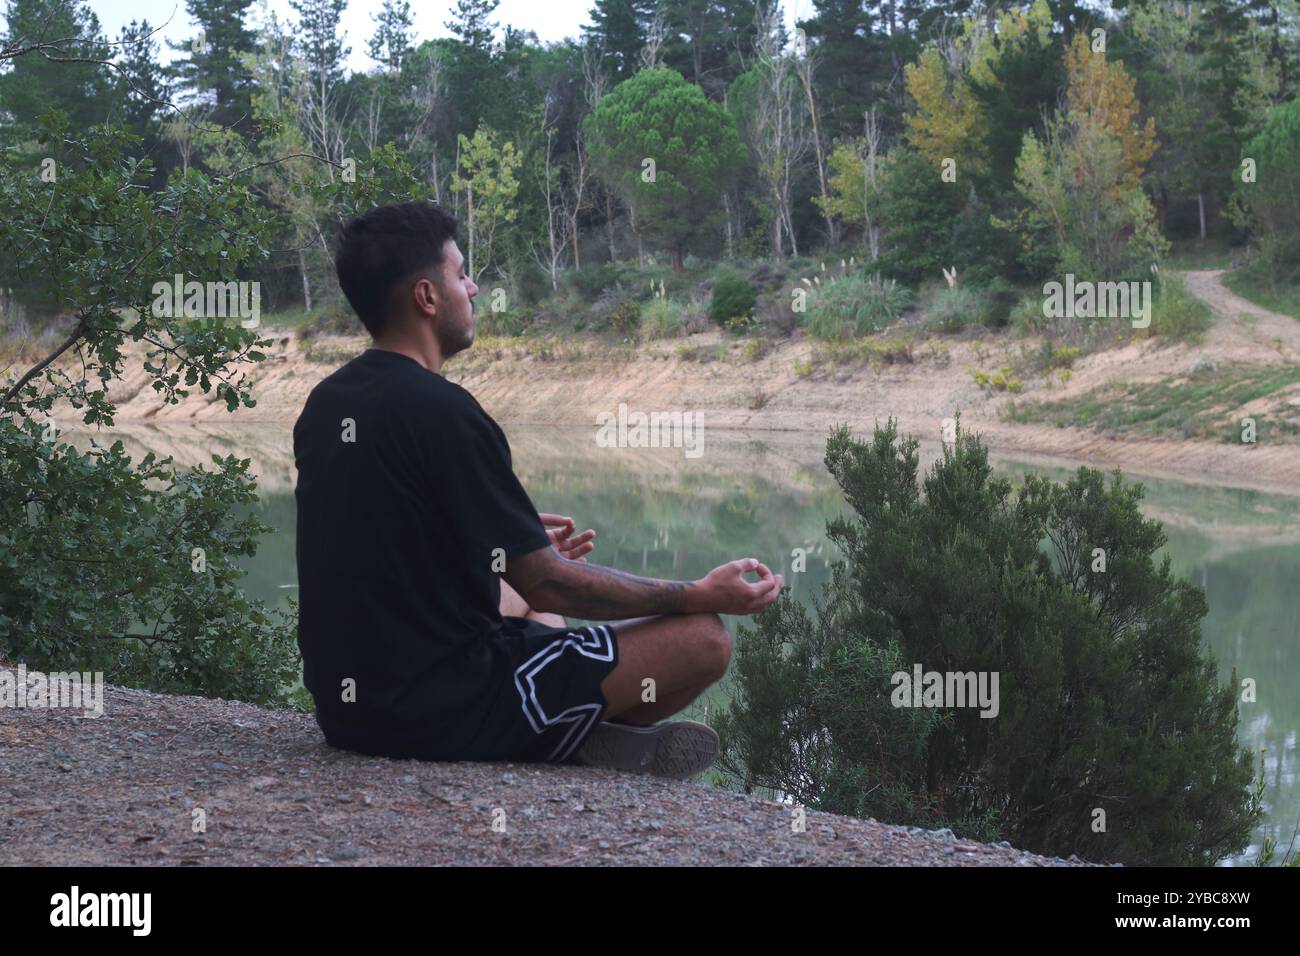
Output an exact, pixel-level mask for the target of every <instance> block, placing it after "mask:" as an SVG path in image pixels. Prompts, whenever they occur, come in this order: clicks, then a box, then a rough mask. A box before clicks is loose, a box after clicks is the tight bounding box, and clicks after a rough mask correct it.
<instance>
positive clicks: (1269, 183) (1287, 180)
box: [1237, 100, 1300, 278]
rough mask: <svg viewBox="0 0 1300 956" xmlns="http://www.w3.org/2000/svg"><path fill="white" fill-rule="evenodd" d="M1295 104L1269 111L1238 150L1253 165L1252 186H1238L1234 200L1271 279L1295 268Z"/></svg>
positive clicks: (1298, 194) (1298, 201)
mask: <svg viewBox="0 0 1300 956" xmlns="http://www.w3.org/2000/svg"><path fill="white" fill-rule="evenodd" d="M1297 155H1300V100H1292V101H1291V102H1290V103H1287V104H1286V105H1284V106H1279V107H1277V108H1276V109H1274V110H1273V111H1272V112H1271V113H1270V114H1269V117H1268V122H1267V123H1265V124H1264V128H1263V129H1262V130H1260V132H1259V133H1258V135H1256V136H1254V137H1253V138H1252V139H1251V140H1250V141H1249V142H1247V143H1246V144H1245V146H1243V147H1242V156H1243V157H1244V158H1247V159H1250V160H1253V161H1254V163H1255V176H1254V181H1253V182H1240V183H1239V184H1238V186H1237V197H1238V199H1239V201H1240V202H1241V204H1242V205H1243V206H1244V207H1245V209H1246V210H1247V212H1248V215H1249V223H1250V225H1251V226H1252V228H1253V229H1254V231H1255V233H1256V235H1258V236H1259V237H1260V239H1261V240H1262V243H1263V252H1264V258H1265V261H1267V262H1268V263H1269V264H1270V265H1271V266H1272V269H1271V270H1270V271H1271V272H1273V273H1274V276H1273V278H1277V277H1279V276H1281V275H1284V274H1288V273H1289V274H1294V273H1295V271H1296V266H1297V265H1300V241H1297V237H1300V166H1297V164H1296V156H1297Z"/></svg>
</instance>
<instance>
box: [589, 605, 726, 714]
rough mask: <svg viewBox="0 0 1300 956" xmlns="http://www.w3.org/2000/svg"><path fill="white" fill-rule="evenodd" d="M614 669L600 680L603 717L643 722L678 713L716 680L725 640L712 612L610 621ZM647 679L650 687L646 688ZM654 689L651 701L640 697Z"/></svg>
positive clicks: (721, 666)
mask: <svg viewBox="0 0 1300 956" xmlns="http://www.w3.org/2000/svg"><path fill="white" fill-rule="evenodd" d="M610 623H611V624H612V625H613V626H614V627H615V628H616V630H617V632H618V637H617V641H618V666H616V667H615V668H614V669H613V670H612V671H610V672H609V674H608V675H606V677H605V679H604V680H603V681H601V684H600V689H601V692H602V693H603V694H604V695H605V700H606V701H607V702H608V704H609V706H608V707H607V708H606V710H605V714H604V717H603V719H604V720H609V719H610V718H618V719H619V720H622V721H625V722H634V723H642V724H649V723H654V722H655V721H658V720H663V719H664V718H666V717H671V716H672V715H673V714H676V713H679V712H680V711H682V710H684V709H685V708H686V707H688V706H689V705H690V704H691V702H692V701H694V700H695V699H696V698H698V697H699V696H700V695H701V694H702V693H704V691H705V690H707V689H708V688H709V686H710V685H712V684H714V683H716V682H717V681H719V680H721V679H722V676H723V675H724V674H725V673H726V672H727V663H728V661H730V659H731V637H730V635H729V634H728V633H727V629H726V627H725V626H724V625H723V623H722V619H721V618H719V617H718V616H717V615H716V614H671V615H662V616H658V617H640V618H633V619H630V620H626V621H611V622H610ZM647 680H651V681H653V682H654V683H653V684H652V685H647V684H646V683H645V682H646V681H647ZM649 687H653V688H654V695H655V700H653V701H646V700H644V699H643V696H642V695H643V694H644V693H645V692H646V690H647V689H648V688H649Z"/></svg>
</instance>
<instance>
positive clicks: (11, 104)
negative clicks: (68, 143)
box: [0, 0, 113, 141]
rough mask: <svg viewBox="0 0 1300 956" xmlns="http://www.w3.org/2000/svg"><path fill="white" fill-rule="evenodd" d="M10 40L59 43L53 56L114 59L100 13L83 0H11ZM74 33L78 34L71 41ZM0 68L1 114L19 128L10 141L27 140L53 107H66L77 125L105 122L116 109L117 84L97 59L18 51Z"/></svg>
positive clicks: (25, 43)
mask: <svg viewBox="0 0 1300 956" xmlns="http://www.w3.org/2000/svg"><path fill="white" fill-rule="evenodd" d="M5 18H6V20H7V23H8V31H7V32H6V34H5V35H4V42H5V45H6V46H7V45H9V44H11V43H12V44H15V45H17V46H18V47H19V48H25V47H31V46H33V45H35V44H40V43H57V44H58V45H57V48H54V49H50V50H48V51H47V52H49V53H50V55H51V56H66V57H87V58H95V59H108V57H109V48H108V46H106V45H105V42H104V39H103V37H101V36H100V28H99V18H98V17H96V16H95V14H94V12H93V11H91V9H90V7H89V6H88V5H86V4H84V3H78V2H77V0H9V4H8V7H7V8H6V11H5ZM69 37H74V38H75V39H73V40H71V41H68V38H69ZM8 62H9V63H10V64H11V68H10V69H9V70H7V71H6V72H4V73H0V114H8V116H10V117H12V123H13V125H14V126H15V127H16V129H14V131H13V133H12V134H6V137H5V138H6V140H10V141H12V140H14V139H24V138H27V136H28V135H29V134H30V131H31V130H32V128H33V127H34V126H35V123H36V118H37V117H38V116H39V115H40V114H41V113H43V112H44V111H45V110H46V109H49V108H51V107H53V108H55V109H59V110H62V111H63V112H64V113H66V114H67V115H68V119H69V121H70V122H71V124H72V125H73V127H74V128H84V127H86V126H90V125H93V124H95V123H102V122H103V121H104V120H105V119H107V118H108V116H109V113H110V110H111V108H112V107H111V101H112V89H113V83H112V79H111V77H110V76H109V74H108V72H107V71H106V70H105V69H104V67H102V66H100V65H98V64H95V63H59V62H55V61H54V60H51V59H48V58H46V57H45V56H43V55H42V54H40V53H26V54H23V55H21V56H14V57H12V58H11V59H10V60H9V61H8Z"/></svg>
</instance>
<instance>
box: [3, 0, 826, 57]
mask: <svg viewBox="0 0 1300 956" xmlns="http://www.w3.org/2000/svg"><path fill="white" fill-rule="evenodd" d="M88 5H89V7H90V9H91V10H93V11H94V12H95V15H96V16H97V17H99V22H100V27H101V29H102V30H103V32H104V33H105V35H107V36H108V37H109V39H117V35H118V31H119V30H120V29H121V28H122V27H124V26H126V24H127V23H129V22H130V21H132V20H142V19H147V20H148V21H149V22H150V24H152V25H153V26H154V27H155V28H157V27H159V26H161V25H162V24H164V23H166V24H167V26H166V27H164V28H163V29H162V31H161V32H160V33H159V34H158V35H157V36H156V37H155V38H156V39H157V40H158V41H159V46H160V47H161V50H160V58H161V59H162V61H163V62H164V63H166V62H168V61H169V60H171V59H172V57H173V56H175V55H176V54H174V53H172V51H171V50H170V49H169V48H168V47H167V46H166V44H165V43H164V42H163V40H172V41H181V40H187V39H189V38H190V37H192V36H193V35H194V33H195V30H196V28H195V25H194V23H193V22H192V21H191V20H190V18H189V14H188V13H186V10H185V0H88ZM591 5H592V2H591V0H501V3H500V5H499V6H498V7H497V9H496V13H495V14H494V15H493V19H494V20H495V21H496V22H497V24H498V26H499V27H504V26H505V24H507V23H508V24H510V25H511V26H513V27H515V28H516V29H518V30H532V31H533V32H535V33H536V34H537V37H538V39H539V40H541V41H543V42H554V41H559V40H563V39H564V38H565V37H573V38H575V39H577V38H579V37H581V36H582V25H583V24H584V23H587V22H588V15H587V14H588V11H589V10H590V9H591ZM381 6H382V0H349V3H348V7H347V9H346V10H344V11H343V30H344V31H345V33H346V37H345V43H347V44H348V45H350V46H351V47H352V53H351V56H350V57H349V58H348V61H347V65H348V69H350V70H354V71H364V70H367V69H370V68H371V67H373V66H374V63H373V61H372V60H371V59H370V58H369V57H368V56H366V40H367V39H369V37H370V35H371V34H372V33H373V32H374V22H373V21H372V20H371V19H370V17H371V14H372V13H378V12H379V9H380V7H381ZM263 7H266V8H269V9H270V10H272V11H274V12H275V15H276V16H277V17H278V18H279V19H280V20H282V21H288V22H291V21H293V20H294V19H295V17H294V14H293V8H291V7H290V6H289V0H254V5H253V7H252V9H251V10H250V11H249V13H250V19H251V20H252V22H254V23H257V22H260V21H261V19H262V13H261V12H260V11H261V9H262V8H263ZM453 7H454V3H453V2H451V0H428V2H426V0H415V2H413V3H411V12H412V19H413V20H414V22H415V32H416V42H417V43H418V42H420V41H422V40H430V39H433V38H434V37H441V36H450V32H449V31H448V30H447V28H446V27H445V26H443V23H444V21H446V20H449V19H450V18H451V13H450V11H451V9H452V8H453ZM785 8H786V9H785V14H786V22H787V24H788V25H789V26H790V27H791V28H792V29H793V25H794V21H795V19H796V18H797V17H807V16H808V15H809V14H810V13H811V11H812V0H786V3H785ZM2 19H3V18H0V20H2Z"/></svg>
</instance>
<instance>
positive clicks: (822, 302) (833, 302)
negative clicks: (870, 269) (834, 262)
mask: <svg viewBox="0 0 1300 956" xmlns="http://www.w3.org/2000/svg"><path fill="white" fill-rule="evenodd" d="M806 292H807V300H808V308H807V311H806V312H804V314H803V316H802V319H803V326H804V328H806V329H807V330H808V331H809V332H810V333H811V334H812V335H814V336H816V337H817V338H819V339H823V340H825V341H839V340H842V339H847V338H850V337H853V336H858V335H870V334H871V333H873V332H879V331H880V330H881V329H883V328H884V327H885V326H887V325H888V324H889V323H890V322H893V321H894V320H895V319H897V318H898V317H899V316H900V315H902V314H903V312H904V311H905V310H906V309H907V307H908V306H909V305H910V304H911V302H912V293H911V291H910V290H908V289H907V288H905V287H903V286H900V285H899V284H898V283H897V282H895V281H894V280H893V279H884V278H882V277H881V276H880V275H866V274H862V273H856V274H850V275H843V276H836V277H834V278H832V279H831V280H829V281H827V282H824V283H822V284H820V285H813V286H812V287H811V288H808V289H806Z"/></svg>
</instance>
